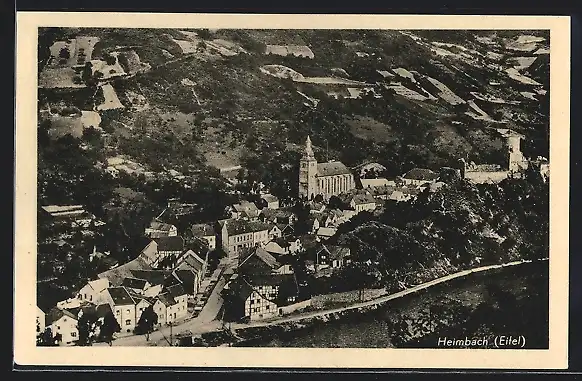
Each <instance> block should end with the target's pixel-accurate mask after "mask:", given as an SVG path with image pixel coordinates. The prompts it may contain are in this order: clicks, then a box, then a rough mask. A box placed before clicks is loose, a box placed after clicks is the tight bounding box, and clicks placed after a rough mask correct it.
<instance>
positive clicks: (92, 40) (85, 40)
mask: <svg viewBox="0 0 582 381" xmlns="http://www.w3.org/2000/svg"><path fill="white" fill-rule="evenodd" d="M76 41H77V49H76V52H75V65H78V66H84V65H85V62H87V61H91V57H92V55H93V49H94V48H95V45H96V44H97V43H98V42H99V37H94V36H79V37H77V38H76Z"/></svg>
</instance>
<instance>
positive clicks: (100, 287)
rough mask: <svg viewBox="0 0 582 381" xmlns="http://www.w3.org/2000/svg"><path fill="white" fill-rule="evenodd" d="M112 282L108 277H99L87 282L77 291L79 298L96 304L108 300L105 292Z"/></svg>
mask: <svg viewBox="0 0 582 381" xmlns="http://www.w3.org/2000/svg"><path fill="white" fill-rule="evenodd" d="M109 286H110V283H109V280H108V279H107V278H99V279H95V280H91V281H89V282H87V284H86V285H85V286H83V288H81V289H80V290H79V292H78V293H77V298H78V299H79V300H80V301H84V302H90V303H93V304H95V305H100V304H103V303H105V302H106V298H105V297H104V294H103V293H104V292H105V290H107V288H109Z"/></svg>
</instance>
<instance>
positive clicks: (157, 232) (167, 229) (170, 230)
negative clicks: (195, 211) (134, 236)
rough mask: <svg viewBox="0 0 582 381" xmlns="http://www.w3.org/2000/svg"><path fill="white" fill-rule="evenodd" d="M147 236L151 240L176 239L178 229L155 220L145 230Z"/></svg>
mask: <svg viewBox="0 0 582 381" xmlns="http://www.w3.org/2000/svg"><path fill="white" fill-rule="evenodd" d="M145 235H146V237H149V238H160V237H175V236H177V235H178V228H177V227H176V226H174V225H172V224H167V223H164V222H161V221H157V220H154V221H152V222H151V223H150V226H148V227H147V228H146V229H145Z"/></svg>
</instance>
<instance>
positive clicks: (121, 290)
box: [107, 287, 135, 306]
mask: <svg viewBox="0 0 582 381" xmlns="http://www.w3.org/2000/svg"><path fill="white" fill-rule="evenodd" d="M107 290H108V291H109V295H111V299H112V300H113V303H114V304H115V305H117V306H128V305H133V304H135V300H134V299H133V298H132V297H131V295H129V292H128V291H127V290H126V289H125V287H110V288H108V289H107Z"/></svg>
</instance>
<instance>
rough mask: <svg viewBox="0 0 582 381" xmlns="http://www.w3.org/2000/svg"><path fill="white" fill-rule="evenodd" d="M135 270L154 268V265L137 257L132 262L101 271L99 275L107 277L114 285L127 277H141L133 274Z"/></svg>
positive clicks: (119, 283)
mask: <svg viewBox="0 0 582 381" xmlns="http://www.w3.org/2000/svg"><path fill="white" fill-rule="evenodd" d="M135 270H152V267H151V266H150V265H148V264H147V263H146V262H145V260H144V259H143V258H141V257H137V258H136V259H134V260H133V261H131V262H127V263H125V264H123V265H121V266H119V267H115V268H113V269H110V270H107V271H104V272H102V273H100V274H99V275H98V277H99V278H107V279H108V280H109V282H110V283H111V284H112V285H114V286H119V285H121V283H122V282H123V279H125V278H132V277H136V278H139V277H137V276H134V275H133V272H134V271H135ZM150 283H151V282H150Z"/></svg>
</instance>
